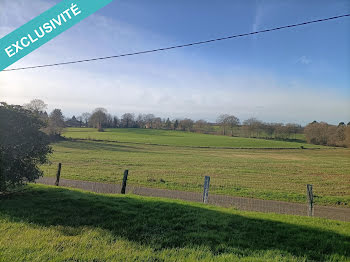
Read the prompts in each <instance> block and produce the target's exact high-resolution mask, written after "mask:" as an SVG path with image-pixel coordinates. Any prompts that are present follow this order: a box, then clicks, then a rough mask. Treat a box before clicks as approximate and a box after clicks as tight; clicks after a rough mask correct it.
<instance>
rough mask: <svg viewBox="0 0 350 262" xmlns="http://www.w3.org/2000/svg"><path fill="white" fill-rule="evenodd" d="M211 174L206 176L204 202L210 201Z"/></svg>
mask: <svg viewBox="0 0 350 262" xmlns="http://www.w3.org/2000/svg"><path fill="white" fill-rule="evenodd" d="M209 183H210V176H205V178H204V190H203V203H205V204H207V203H208V195H209Z"/></svg>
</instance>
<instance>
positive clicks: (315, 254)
mask: <svg viewBox="0 0 350 262" xmlns="http://www.w3.org/2000/svg"><path fill="white" fill-rule="evenodd" d="M0 235H1V237H0V261H4V262H5V261H6V262H7V261H32V262H35V261H40V262H42V261H237V260H238V259H240V261H349V259H350V227H349V223H346V222H338V221H331V220H326V219H320V218H307V217H298V216H287V215H277V214H261V213H253V212H242V211H235V210H233V209H224V208H218V207H213V206H205V205H202V204H194V203H188V202H186V203H185V202H181V201H175V200H166V199H159V198H146V197H137V196H133V195H126V196H121V195H102V194H93V193H87V192H84V191H78V190H69V189H65V188H55V187H48V186H41V185H40V186H39V185H30V186H28V187H27V188H26V189H25V190H24V191H23V192H20V193H16V194H12V195H9V196H6V197H4V196H2V199H1V201H0Z"/></svg>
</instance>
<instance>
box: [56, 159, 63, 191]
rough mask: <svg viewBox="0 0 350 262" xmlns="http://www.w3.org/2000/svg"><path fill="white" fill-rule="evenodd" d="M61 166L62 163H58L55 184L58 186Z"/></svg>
mask: <svg viewBox="0 0 350 262" xmlns="http://www.w3.org/2000/svg"><path fill="white" fill-rule="evenodd" d="M61 167H62V164H61V163H58V169H57V174H56V182H55V186H58V185H59V184H60V176H61Z"/></svg>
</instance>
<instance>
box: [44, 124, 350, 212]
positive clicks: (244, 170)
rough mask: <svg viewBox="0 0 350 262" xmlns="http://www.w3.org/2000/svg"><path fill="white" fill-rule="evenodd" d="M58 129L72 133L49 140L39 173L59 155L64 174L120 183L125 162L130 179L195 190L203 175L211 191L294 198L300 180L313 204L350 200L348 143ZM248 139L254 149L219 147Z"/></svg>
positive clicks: (299, 193)
mask: <svg viewBox="0 0 350 262" xmlns="http://www.w3.org/2000/svg"><path fill="white" fill-rule="evenodd" d="M64 136H65V137H68V138H73V137H74V139H69V140H65V141H61V142H58V143H55V144H54V145H53V149H54V153H53V155H52V156H51V162H52V164H51V165H45V166H42V169H43V171H44V173H45V176H54V175H55V172H56V168H57V163H59V162H61V163H62V165H63V166H62V177H63V178H68V179H76V180H87V181H97V182H106V183H121V181H122V174H123V171H124V170H125V169H128V170H129V178H128V183H129V184H132V185H141V186H146V187H156V188H164V189H173V190H185V191H195V192H201V191H202V187H203V179H204V176H206V175H209V176H211V185H210V193H212V194H213V193H215V194H225V195H232V196H244V197H252V198H260V199H274V200H284V201H291V202H300V203H305V201H306V197H305V196H306V193H305V191H306V184H313V186H314V194H315V202H316V204H319V205H333V206H342V207H348V206H349V203H350V160H349V159H350V150H349V149H344V148H330V147H321V149H309V150H305V149H283V150H281V149H262V148H260V149H259V147H261V146H262V147H272V146H271V145H272V144H274V143H277V144H278V147H280V146H283V147H288V146H291V147H294V146H295V144H297V145H300V143H290V142H284V141H273V140H262V139H242V138H235V137H234V138H231V137H223V136H214V135H202V134H193V133H187V132H180V131H165V130H147V129H117V130H115V129H112V130H106V132H96V131H94V130H91V129H86V130H85V129H68V130H67V131H66V132H65V133H64ZM78 138H82V139H84V140H79V139H78ZM87 139H90V140H87ZM92 139H98V140H102V139H105V140H106V141H93V140H92ZM205 139H207V140H208V141H206V140H205ZM108 141H118V142H108ZM225 141H231V142H227V143H226V142H225ZM232 141H238V142H237V143H236V144H235V142H232ZM241 141H243V142H241ZM162 143H164V145H161V144H162ZM172 143H173V144H174V145H170V144H172ZM155 144H157V145H155ZM209 144H210V145H213V147H212V148H199V147H200V146H208V145H209ZM248 144H249V145H250V146H251V147H253V146H254V145H255V146H256V147H257V148H258V149H227V148H222V147H226V146H227V147H246V146H247V145H248ZM238 145H239V146H238ZM242 145H244V146H242ZM304 146H305V147H306V148H308V147H312V146H311V145H307V144H304Z"/></svg>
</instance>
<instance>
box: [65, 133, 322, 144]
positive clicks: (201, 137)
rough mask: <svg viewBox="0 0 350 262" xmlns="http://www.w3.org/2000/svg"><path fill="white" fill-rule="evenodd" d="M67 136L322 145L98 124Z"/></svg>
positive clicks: (160, 141) (133, 140)
mask: <svg viewBox="0 0 350 262" xmlns="http://www.w3.org/2000/svg"><path fill="white" fill-rule="evenodd" d="M64 136H65V137H68V138H80V139H90V140H93V139H95V140H103V141H115V142H129V143H140V144H155V145H172V146H187V147H232V148H300V147H301V146H304V147H307V148H319V146H316V145H311V144H306V142H305V143H299V142H288V141H278V140H266V139H253V138H245V137H229V136H221V135H207V134H200V133H192V132H186V131H174V130H159V129H142V128H107V129H105V132H97V129H95V128H67V129H66V131H65V133H64Z"/></svg>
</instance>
